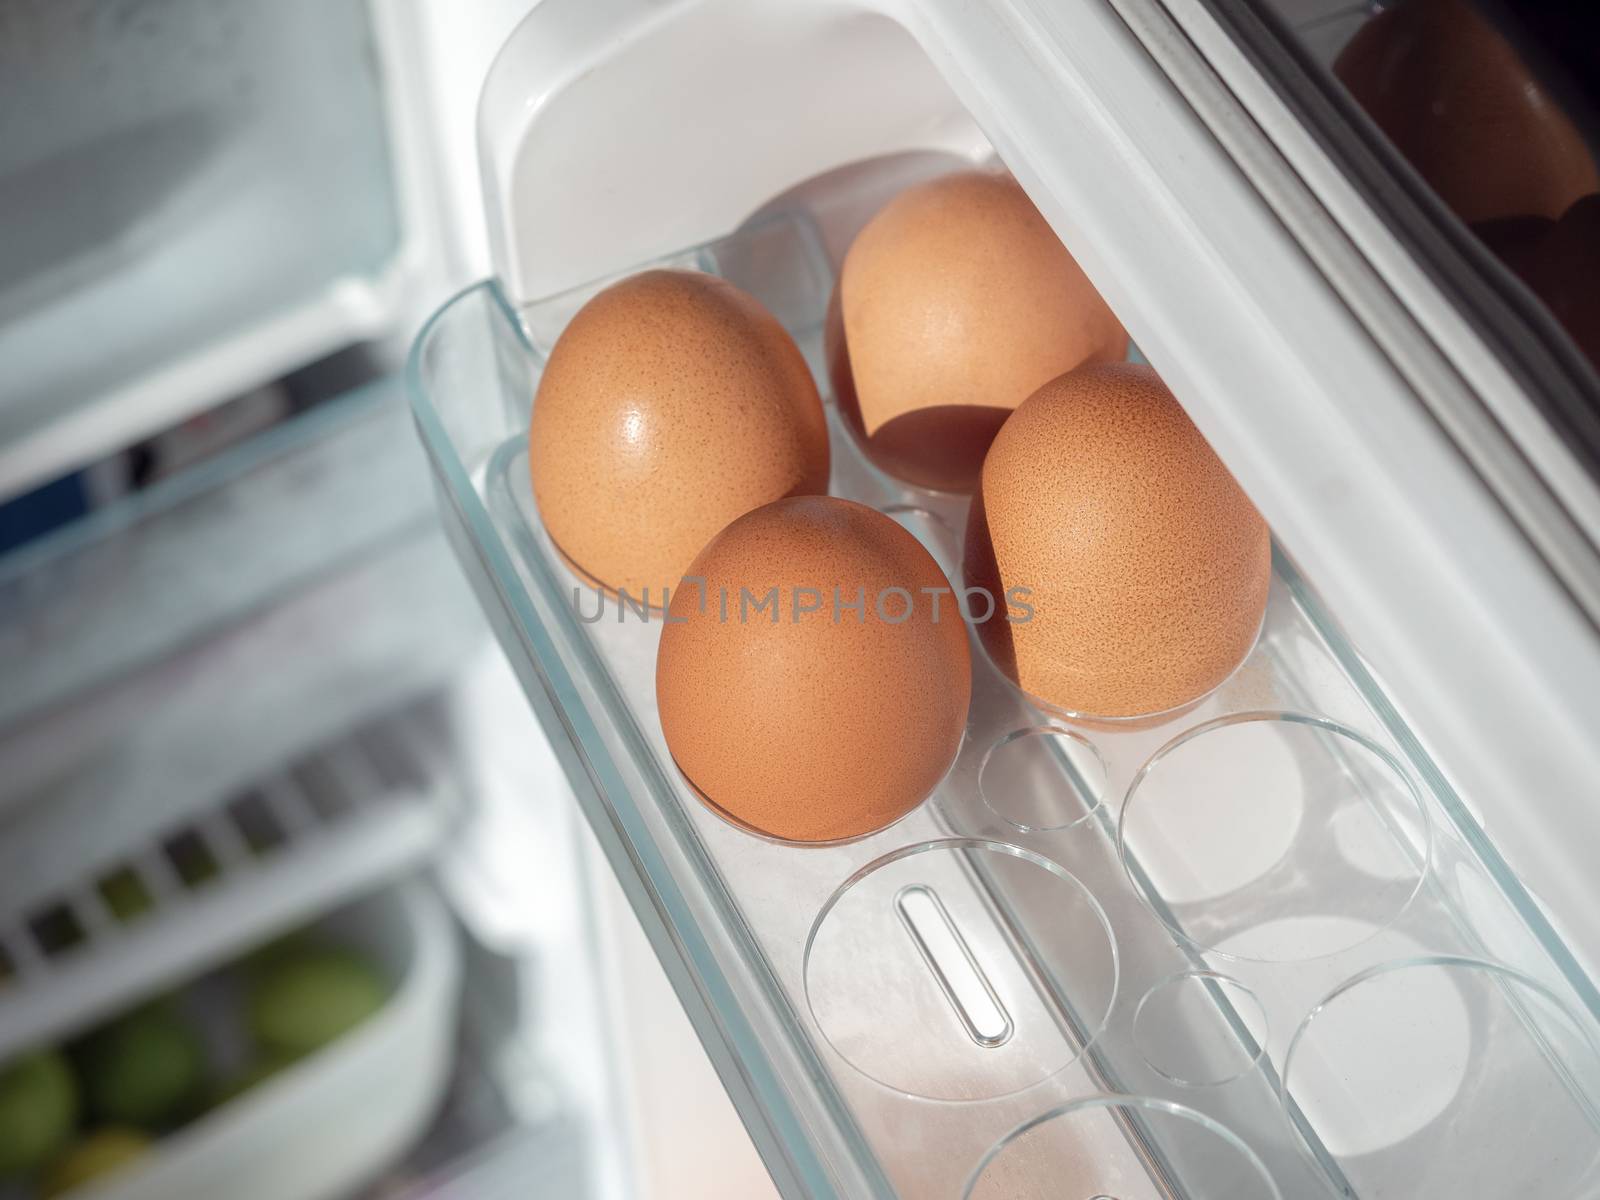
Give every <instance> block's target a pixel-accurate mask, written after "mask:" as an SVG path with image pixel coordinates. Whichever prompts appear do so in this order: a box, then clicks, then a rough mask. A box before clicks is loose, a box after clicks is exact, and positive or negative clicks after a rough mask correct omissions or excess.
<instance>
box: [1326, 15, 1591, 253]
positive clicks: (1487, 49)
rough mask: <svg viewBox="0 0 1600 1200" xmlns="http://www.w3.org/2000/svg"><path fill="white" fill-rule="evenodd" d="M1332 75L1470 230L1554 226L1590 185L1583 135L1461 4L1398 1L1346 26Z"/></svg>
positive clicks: (1520, 63)
mask: <svg viewBox="0 0 1600 1200" xmlns="http://www.w3.org/2000/svg"><path fill="white" fill-rule="evenodd" d="M1333 70H1334V74H1336V75H1337V76H1338V77H1339V79H1340V80H1341V82H1343V83H1344V85H1345V87H1346V88H1348V89H1349V91H1350V94H1351V95H1352V96H1354V97H1355V99H1356V101H1357V103H1359V104H1360V105H1361V107H1362V108H1364V109H1366V111H1367V115H1368V116H1370V117H1371V118H1372V120H1373V122H1374V123H1376V124H1377V126H1378V128H1380V129H1381V130H1383V132H1384V133H1385V134H1386V135H1387V136H1388V138H1389V140H1390V141H1391V142H1393V143H1394V145H1395V148H1396V149H1397V150H1399V151H1400V153H1401V154H1403V155H1404V156H1405V158H1406V159H1407V161H1409V162H1410V164H1411V165H1412V167H1414V168H1415V169H1416V171H1417V173H1418V174H1419V175H1421V176H1422V178H1423V179H1425V180H1427V182H1428V183H1429V185H1430V186H1432V188H1433V190H1434V191H1436V192H1437V193H1438V194H1439V198H1440V199H1442V200H1443V201H1444V202H1445V203H1446V204H1448V205H1449V206H1450V207H1451V209H1453V210H1454V211H1455V214H1456V215H1457V216H1458V217H1460V218H1461V219H1462V220H1463V221H1466V222H1467V223H1469V224H1476V223H1479V222H1488V221H1495V220H1502V219H1505V218H1510V217H1545V218H1548V219H1550V220H1555V219H1557V218H1558V217H1560V216H1561V214H1562V213H1563V212H1564V211H1565V210H1566V208H1567V207H1568V206H1569V205H1570V204H1572V203H1573V201H1575V200H1576V199H1578V197H1580V196H1582V195H1584V194H1586V193H1588V192H1592V191H1595V190H1596V189H1597V188H1600V174H1597V170H1596V165H1595V159H1594V156H1593V155H1592V154H1591V153H1590V151H1589V149H1588V147H1587V146H1586V145H1585V144H1584V140H1583V137H1582V135H1581V134H1580V133H1579V132H1578V130H1577V128H1576V127H1575V126H1574V125H1573V123H1572V121H1571V120H1570V119H1569V118H1568V117H1567V115H1566V113H1565V112H1563V111H1562V109H1561V107H1560V105H1558V104H1557V103H1556V100H1555V97H1554V96H1552V95H1551V93H1550V92H1549V91H1548V90H1546V89H1545V88H1544V86H1543V85H1541V84H1540V83H1539V81H1538V80H1537V79H1536V78H1535V76H1534V75H1533V73H1532V72H1531V71H1529V70H1528V67H1527V64H1526V63H1524V62H1523V61H1522V59H1521V57H1520V56H1519V55H1518V54H1517V52H1516V50H1515V49H1514V48H1513V47H1512V46H1511V44H1510V43H1509V42H1507V41H1506V39H1505V38H1504V37H1502V36H1501V35H1500V33H1499V32H1498V31H1497V30H1496V29H1495V28H1494V26H1493V25H1491V24H1490V23H1489V22H1488V21H1487V20H1486V19H1485V18H1484V16H1483V15H1482V14H1481V13H1480V12H1479V11H1478V9H1477V7H1476V5H1474V4H1472V3H1470V2H1469V0H1401V2H1400V3H1397V4H1395V5H1393V6H1391V7H1388V8H1386V9H1385V10H1384V11H1383V12H1381V13H1379V14H1378V15H1377V16H1375V17H1373V18H1372V19H1371V20H1369V21H1368V22H1367V23H1366V24H1365V25H1363V26H1362V27H1361V28H1360V29H1359V30H1357V31H1356V34H1355V36H1354V37H1353V38H1351V39H1350V41H1349V43H1348V44H1347V45H1346V46H1345V48H1344V49H1343V50H1342V51H1340V53H1339V57H1338V58H1337V59H1336V60H1335V62H1334V64H1333Z"/></svg>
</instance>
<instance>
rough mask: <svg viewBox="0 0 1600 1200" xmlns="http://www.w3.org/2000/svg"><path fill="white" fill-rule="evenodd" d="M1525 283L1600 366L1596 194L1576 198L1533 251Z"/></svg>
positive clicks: (1599, 200)
mask: <svg viewBox="0 0 1600 1200" xmlns="http://www.w3.org/2000/svg"><path fill="white" fill-rule="evenodd" d="M1526 278H1527V281H1528V286H1529V287H1530V288H1532V289H1533V291H1534V292H1535V294H1537V295H1538V297H1539V299H1541V300H1543V301H1544V302H1545V304H1546V306H1547V307H1548V308H1549V309H1550V313H1551V315H1552V316H1554V317H1555V319H1556V320H1557V321H1559V322H1561V324H1562V326H1564V327H1565V329H1566V331H1567V334H1568V336H1570V337H1571V338H1572V340H1573V342H1574V343H1575V344H1576V345H1577V347H1578V349H1579V350H1581V351H1582V352H1583V354H1584V355H1585V356H1586V357H1587V358H1588V359H1589V361H1590V363H1592V364H1593V365H1594V367H1595V369H1596V370H1600V195H1589V196H1585V197H1584V198H1583V199H1581V200H1579V201H1577V202H1576V203H1575V204H1573V206H1572V207H1571V208H1569V209H1567V211H1566V212H1565V213H1563V214H1562V217H1561V220H1559V221H1557V222H1556V223H1555V225H1554V226H1552V227H1551V229H1550V231H1549V233H1548V234H1547V235H1546V236H1545V238H1544V240H1543V241H1542V242H1540V244H1539V248H1538V250H1537V251H1535V253H1534V254H1533V256H1532V261H1531V262H1530V264H1529V266H1528V269H1527V273H1526Z"/></svg>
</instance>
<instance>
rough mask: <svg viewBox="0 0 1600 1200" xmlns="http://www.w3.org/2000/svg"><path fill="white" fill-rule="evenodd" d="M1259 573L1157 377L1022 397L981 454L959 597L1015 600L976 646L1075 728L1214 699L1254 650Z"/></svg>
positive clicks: (1208, 461)
mask: <svg viewBox="0 0 1600 1200" xmlns="http://www.w3.org/2000/svg"><path fill="white" fill-rule="evenodd" d="M1271 571H1272V563H1271V549H1270V544H1269V538H1268V533H1267V526H1266V523H1265V522H1264V521H1262V519H1261V516H1260V514H1259V513H1257V512H1256V510H1255V508H1254V507H1253V506H1252V505H1251V503H1250V501H1249V500H1248V499H1247V498H1246V496H1245V494H1244V492H1243V491H1242V490H1240V488H1239V485H1238V484H1237V483H1236V482H1235V481H1234V478H1233V476H1232V475H1230V474H1229V473H1228V469H1227V468H1226V467H1225V466H1223V465H1222V462H1221V460H1220V459H1218V458H1217V456H1216V454H1215V452H1213V451H1212V449H1211V447H1210V446H1209V445H1208V444H1207V443H1206V440H1205V439H1204V438H1203V437H1201V436H1200V432H1199V431H1198V430H1197V429H1195V427H1194V425H1193V423H1192V422H1190V420H1189V418H1188V415H1187V414H1185V413H1184V411H1183V409H1182V408H1181V407H1180V406H1179V405H1178V402H1177V401H1176V400H1174V399H1173V397H1172V393H1171V392H1169V391H1168V390H1167V388H1166V386H1165V385H1164V384H1163V383H1162V382H1161V380H1160V379H1159V378H1158V377H1157V376H1156V373H1155V372H1154V371H1153V370H1151V369H1150V368H1149V367H1146V366H1135V365H1133V364H1131V363H1117V364H1112V365H1106V366H1097V367H1084V368H1081V369H1080V370H1077V371H1073V372H1071V373H1070V374H1067V375H1063V376H1062V377H1061V378H1059V379H1056V380H1053V381H1052V382H1050V383H1048V384H1046V385H1045V386H1044V387H1042V388H1040V389H1039V390H1038V391H1037V392H1035V393H1034V394H1033V395H1032V396H1030V397H1029V398H1028V399H1027V401H1025V402H1024V403H1023V404H1022V405H1021V407H1019V408H1018V409H1017V411H1016V412H1015V413H1013V414H1012V416H1011V419H1010V420H1008V421H1007V422H1006V424H1005V428H1003V429H1002V430H1001V431H1000V434H999V436H998V437H996V438H995V441H994V445H993V446H992V447H991V448H990V450H989V457H988V458H987V459H986V460H985V462H984V464H983V485H982V490H981V492H980V494H979V495H978V496H977V497H976V498H975V499H974V501H973V507H972V512H971V515H970V517H969V520H968V523H967V538H966V576H967V583H968V585H969V586H973V587H982V588H986V589H987V590H988V591H989V592H990V594H991V595H994V596H996V597H1005V596H1007V595H1011V596H1019V595H1022V594H1021V593H1020V592H1013V591H1012V589H1027V592H1026V595H1025V596H1023V597H1022V603H1020V604H1019V603H1016V602H1015V601H1013V603H1011V604H1005V603H1002V604H1000V605H999V606H998V610H997V615H996V617H995V618H994V619H992V620H990V621H987V622H985V623H984V624H983V625H981V626H980V632H981V633H982V635H983V638H984V643H985V645H986V646H987V647H988V649H989V651H990V653H991V655H992V656H993V658H994V660H995V662H996V663H997V664H998V665H999V666H1000V667H1001V669H1002V670H1004V671H1005V672H1006V673H1007V674H1008V675H1010V676H1011V678H1012V679H1013V680H1014V681H1015V682H1016V683H1017V684H1018V686H1020V687H1021V688H1022V690H1023V691H1025V692H1027V693H1029V694H1030V695H1033V696H1036V697H1038V698H1039V699H1041V700H1043V701H1045V702H1046V703H1048V704H1051V705H1054V706H1056V707H1058V708H1061V709H1064V710H1066V711H1068V712H1073V713H1083V714H1088V715H1093V716H1100V717H1126V716H1135V715H1142V714H1147V713H1155V712H1161V711H1164V710H1167V709H1171V708H1176V707H1179V706H1180V705H1183V704H1187V703H1188V702H1190V701H1192V700H1196V699H1198V698H1199V697H1201V696H1203V695H1204V694H1205V693H1206V692H1208V691H1210V690H1211V689H1212V688H1214V687H1216V686H1217V685H1218V684H1219V683H1221V682H1222V681H1223V680H1224V679H1225V678H1226V677H1227V676H1228V675H1229V673H1230V672H1232V671H1233V669H1234V668H1235V667H1236V666H1238V665H1239V663H1240V662H1241V661H1242V660H1243V658H1244V657H1245V655H1246V654H1247V653H1249V651H1250V647H1251V645H1252V644H1253V643H1254V641H1255V637H1256V633H1257V631H1258V629H1259V628H1260V625H1261V618H1262V614H1263V612H1264V611H1265V609H1266V603H1267V586H1268V583H1269V582H1270V577H1271ZM1030 606H1031V617H1029V607H1030ZM1008 614H1009V615H1010V616H1011V617H1013V618H1016V619H1014V620H1007V619H1006V616H1007V615H1008ZM1025 617H1028V618H1029V619H1022V618H1025Z"/></svg>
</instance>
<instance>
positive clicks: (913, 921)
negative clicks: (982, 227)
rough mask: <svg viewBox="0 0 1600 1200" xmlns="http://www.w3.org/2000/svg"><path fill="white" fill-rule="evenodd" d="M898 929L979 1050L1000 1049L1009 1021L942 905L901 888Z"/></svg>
mask: <svg viewBox="0 0 1600 1200" xmlns="http://www.w3.org/2000/svg"><path fill="white" fill-rule="evenodd" d="M894 906H895V911H896V912H897V913H898V914H899V916H900V923H901V924H902V925H903V926H905V930H906V933H907V934H909V935H910V937H911V940H912V942H913V943H914V944H915V945H916V947H917V953H919V954H920V955H922V961H923V962H925V963H926V964H927V965H928V970H929V971H930V972H932V974H933V977H934V979H936V980H937V981H938V983H939V990H940V991H942V992H943V993H944V996H945V999H946V1000H948V1001H950V1007H951V1008H952V1009H954V1010H955V1014H956V1016H957V1017H958V1018H959V1019H960V1021H961V1024H962V1025H963V1026H964V1027H965V1028H966V1031H967V1035H968V1036H969V1037H971V1038H972V1040H973V1041H975V1042H977V1043H978V1045H980V1046H988V1047H994V1046H1003V1045H1005V1043H1006V1042H1007V1041H1008V1040H1009V1039H1010V1037H1011V1033H1012V1024H1011V1017H1010V1015H1009V1014H1008V1013H1007V1012H1006V1010H1005V1008H1004V1006H1003V1005H1001V1003H1000V997H999V996H998V995H996V994H995V990H994V986H993V985H992V984H991V983H990V982H989V980H988V978H987V977H986V976H985V975H984V973H983V969H982V968H981V967H979V966H978V960H977V959H976V958H974V957H973V954H972V950H971V948H970V947H968V945H967V943H966V939H965V938H963V937H962V936H961V933H960V931H959V930H957V929H956V927H955V924H954V922H952V921H951V920H950V914H949V913H948V912H946V911H945V907H944V904H943V902H941V901H940V899H939V897H938V896H936V895H934V894H933V892H931V891H929V890H928V889H927V888H926V887H923V886H922V885H920V884H916V885H913V886H911V887H907V888H902V889H901V890H900V893H899V894H898V895H897V896H896V897H895V900H894Z"/></svg>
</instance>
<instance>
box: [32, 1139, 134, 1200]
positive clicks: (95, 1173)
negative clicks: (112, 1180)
mask: <svg viewBox="0 0 1600 1200" xmlns="http://www.w3.org/2000/svg"><path fill="white" fill-rule="evenodd" d="M149 1149H150V1139H149V1138H147V1137H145V1136H144V1134H142V1133H138V1132H136V1131H135V1130H132V1129H118V1128H117V1127H116V1126H108V1127H106V1128H105V1129H97V1130H95V1131H94V1132H93V1133H89V1134H85V1135H84V1136H83V1137H82V1138H80V1139H79V1140H78V1143H77V1144H76V1145H75V1146H73V1147H72V1148H71V1149H70V1150H68V1151H67V1152H66V1153H65V1154H63V1155H62V1156H61V1157H60V1158H58V1159H56V1161H55V1162H54V1163H52V1164H51V1166H50V1169H49V1170H48V1171H46V1172H45V1176H44V1179H43V1181H42V1188H43V1195H44V1196H45V1197H50V1196H59V1195H61V1194H62V1193H63V1192H70V1191H71V1190H72V1189H73V1188H75V1187H81V1186H83V1185H84V1184H86V1183H88V1182H90V1181H91V1180H95V1179H99V1178H101V1177H102V1176H104V1175H110V1174H111V1173H112V1172H114V1171H120V1170H121V1169H122V1168H123V1167H125V1166H127V1165H128V1164H129V1163H131V1162H133V1161H134V1160H135V1159H139V1158H142V1157H144V1155H145V1153H146V1151H148V1150H149Z"/></svg>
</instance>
